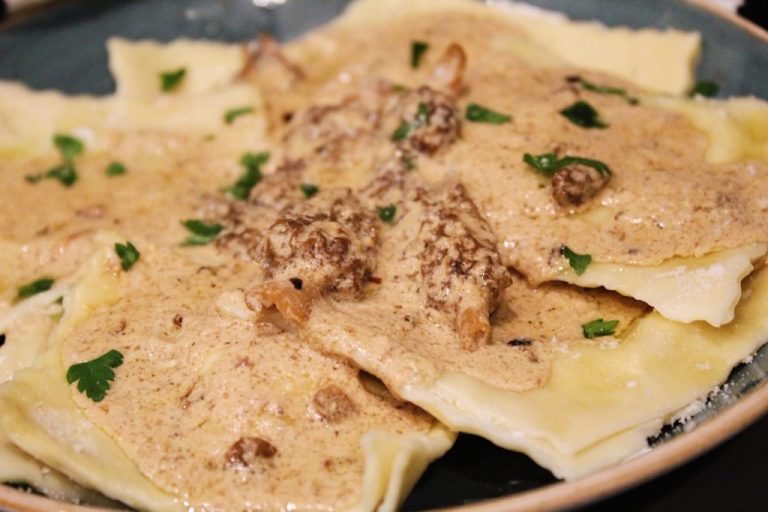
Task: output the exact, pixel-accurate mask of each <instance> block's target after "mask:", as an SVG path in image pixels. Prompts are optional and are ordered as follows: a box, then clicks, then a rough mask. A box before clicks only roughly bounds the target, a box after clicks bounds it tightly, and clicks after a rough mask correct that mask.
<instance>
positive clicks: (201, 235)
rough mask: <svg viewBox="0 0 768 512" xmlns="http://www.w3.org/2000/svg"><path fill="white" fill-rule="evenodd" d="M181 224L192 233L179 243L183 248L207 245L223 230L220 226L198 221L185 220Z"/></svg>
mask: <svg viewBox="0 0 768 512" xmlns="http://www.w3.org/2000/svg"><path fill="white" fill-rule="evenodd" d="M181 224H182V226H184V227H185V228H187V230H188V231H189V232H190V233H192V234H191V235H189V236H188V237H187V238H186V239H185V240H184V241H183V242H182V243H181V245H184V246H190V245H207V244H209V243H211V242H213V240H214V238H216V236H217V235H218V234H219V233H221V230H222V229H224V226H222V225H221V224H216V223H213V224H207V223H205V222H203V221H201V220H198V219H189V220H185V221H183V222H182V223H181Z"/></svg>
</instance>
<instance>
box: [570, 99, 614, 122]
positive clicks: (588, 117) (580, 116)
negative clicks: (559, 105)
mask: <svg viewBox="0 0 768 512" xmlns="http://www.w3.org/2000/svg"><path fill="white" fill-rule="evenodd" d="M560 114H562V115H563V116H565V118H566V119H568V120H569V121H570V122H572V123H573V124H575V125H577V126H581V127H582V128H601V129H602V128H608V124H607V123H606V122H605V121H603V120H602V119H600V114H599V113H598V112H597V110H595V108H594V107H593V106H592V105H590V104H589V103H587V102H586V101H583V100H579V101H577V102H576V103H574V104H573V105H571V106H570V107H566V108H564V109H563V110H561V111H560Z"/></svg>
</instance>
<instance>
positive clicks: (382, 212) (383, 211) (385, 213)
mask: <svg viewBox="0 0 768 512" xmlns="http://www.w3.org/2000/svg"><path fill="white" fill-rule="evenodd" d="M376 212H377V213H378V214H379V219H381V221H382V222H386V223H387V224H389V223H390V222H392V221H393V220H395V214H396V213H397V206H395V205H394V204H388V205H387V206H381V207H378V208H376Z"/></svg>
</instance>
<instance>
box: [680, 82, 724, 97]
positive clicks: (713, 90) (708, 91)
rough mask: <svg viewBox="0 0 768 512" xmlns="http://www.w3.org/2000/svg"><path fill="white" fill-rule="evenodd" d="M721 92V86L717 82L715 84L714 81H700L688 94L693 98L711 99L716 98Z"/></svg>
mask: <svg viewBox="0 0 768 512" xmlns="http://www.w3.org/2000/svg"><path fill="white" fill-rule="evenodd" d="M719 91H720V86H719V85H717V82H713V81H712V80H699V81H698V82H696V85H694V86H693V87H692V88H691V90H690V91H689V92H688V96H689V97H691V98H693V97H694V96H704V97H706V98H711V97H713V96H716V95H717V93H718V92H719Z"/></svg>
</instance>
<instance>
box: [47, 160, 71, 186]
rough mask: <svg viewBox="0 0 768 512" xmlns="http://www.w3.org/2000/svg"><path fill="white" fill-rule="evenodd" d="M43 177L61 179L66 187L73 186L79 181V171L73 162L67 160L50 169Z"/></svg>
mask: <svg viewBox="0 0 768 512" xmlns="http://www.w3.org/2000/svg"><path fill="white" fill-rule="evenodd" d="M43 177H44V178H51V179H55V180H59V182H61V184H62V185H64V186H65V187H71V186H72V185H74V184H75V182H76V181H77V171H76V170H75V166H74V165H72V163H71V162H65V163H63V164H61V165H58V166H56V167H54V168H53V169H50V170H49V171H48V172H46V173H45V175H44V176H43Z"/></svg>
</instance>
